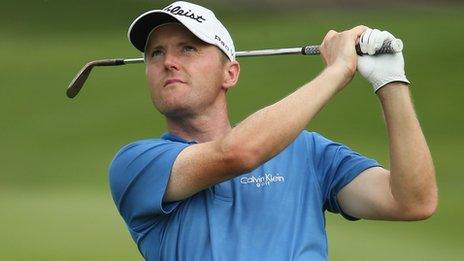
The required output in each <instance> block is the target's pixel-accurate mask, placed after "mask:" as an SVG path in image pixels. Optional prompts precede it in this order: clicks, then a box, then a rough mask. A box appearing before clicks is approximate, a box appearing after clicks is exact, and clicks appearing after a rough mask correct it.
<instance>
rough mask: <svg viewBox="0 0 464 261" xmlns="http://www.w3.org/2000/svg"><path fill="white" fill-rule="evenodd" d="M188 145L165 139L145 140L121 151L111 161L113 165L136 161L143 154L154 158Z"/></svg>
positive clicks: (126, 146) (127, 146) (128, 145)
mask: <svg viewBox="0 0 464 261" xmlns="http://www.w3.org/2000/svg"><path fill="white" fill-rule="evenodd" d="M187 145H188V144H184V143H181V142H175V141H171V140H164V139H144V140H138V141H134V142H131V143H129V144H127V145H125V146H123V147H122V148H121V149H119V151H118V152H117V153H116V155H115V156H114V158H113V160H112V161H111V165H113V164H115V163H123V162H125V161H128V160H129V161H131V160H134V159H135V158H137V157H140V156H142V155H143V154H150V155H151V156H154V155H157V154H160V153H163V152H166V151H169V150H173V149H176V148H184V147H186V146H187ZM126 163H127V162H126Z"/></svg>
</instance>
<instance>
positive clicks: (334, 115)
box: [0, 1, 464, 260]
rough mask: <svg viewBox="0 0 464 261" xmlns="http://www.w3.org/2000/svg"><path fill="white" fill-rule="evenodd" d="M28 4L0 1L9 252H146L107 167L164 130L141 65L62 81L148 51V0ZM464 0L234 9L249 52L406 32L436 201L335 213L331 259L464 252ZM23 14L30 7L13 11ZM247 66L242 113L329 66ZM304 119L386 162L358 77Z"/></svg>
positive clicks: (263, 62) (235, 112) (299, 61)
mask: <svg viewBox="0 0 464 261" xmlns="http://www.w3.org/2000/svg"><path fill="white" fill-rule="evenodd" d="M26 2H27V1H26ZM26 2H24V3H23V2H22V3H21V4H12V3H8V4H5V7H4V8H2V10H1V11H0V17H1V18H0V19H1V20H0V30H2V32H4V36H5V37H3V38H2V41H0V50H1V52H2V59H3V62H2V63H0V72H1V77H0V119H1V128H0V141H1V146H0V158H1V159H2V161H1V164H0V205H1V206H4V208H3V210H2V213H1V214H0V230H1V231H2V233H1V234H0V241H1V242H2V244H1V245H0V259H1V260H31V259H32V260H83V259H90V260H139V259H140V257H139V254H138V251H137V249H136V247H135V245H134V243H133V242H132V240H131V239H130V237H129V234H128V233H127V231H126V229H125V226H124V224H123V223H122V220H121V218H120V217H119V216H118V214H117V212H116V209H115V207H114V205H113V203H112V200H111V197H110V194H109V192H108V187H107V174H106V172H107V166H108V163H109V161H110V160H111V158H112V157H113V155H114V153H115V152H116V150H118V149H119V148H120V147H121V146H122V145H124V144H126V143H128V142H129V141H132V140H136V139H140V138H145V137H153V136H159V135H160V134H161V133H162V132H163V131H164V129H165V127H164V122H163V118H162V117H161V116H160V115H159V114H158V113H156V112H155V111H154V109H153V107H152V105H151V102H150V100H149V98H148V95H147V90H146V82H145V79H144V70H143V65H131V66H126V67H113V68H96V69H95V71H94V72H93V73H92V75H91V76H90V78H89V80H88V82H87V84H86V86H85V89H84V90H83V91H82V93H80V94H79V96H78V97H77V99H75V100H68V99H67V98H65V88H66V86H67V85H68V83H69V81H70V80H71V79H72V77H74V74H75V73H76V72H77V71H78V70H79V69H80V67H81V66H82V65H83V64H84V63H85V62H87V61H89V60H94V59H99V58H105V57H120V56H126V57H134V56H138V55H139V54H138V53H137V52H136V51H134V49H133V48H131V46H130V45H129V44H128V42H127V41H126V38H125V31H126V28H127V25H128V24H129V23H130V20H131V19H132V18H133V17H134V16H136V15H137V14H138V13H141V12H142V11H143V10H145V9H147V8H150V6H148V4H147V3H144V2H143V1H139V2H136V3H131V5H128V4H127V3H126V2H124V1H115V2H114V8H115V9H114V10H113V11H111V12H109V13H108V14H107V16H105V17H103V18H102V17H100V16H99V14H100V13H101V11H102V10H105V9H106V8H107V5H106V4H107V3H106V2H104V1H102V3H100V2H99V3H100V4H97V5H96V6H92V8H90V7H89V5H90V2H89V3H87V1H83V2H82V3H81V4H79V5H78V4H77V3H70V2H67V1H63V2H55V1H42V2H37V1H35V2H32V1H30V2H31V3H28V2H27V3H26ZM105 3H106V4H105ZM29 4H30V5H29ZM462 11H464V9H463V7H456V8H442V9H435V10H433V9H430V8H429V9H427V8H422V9H417V10H411V9H408V10H401V11H399V10H384V11H377V12H376V14H375V15H374V14H369V13H368V12H364V11H363V10H350V11H343V10H339V11H337V12H331V13H329V12H327V11H324V10H320V11H309V12H296V13H272V14H269V13H262V12H261V13H256V14H251V13H241V14H239V13H229V14H226V13H225V14H224V21H225V24H226V25H227V26H228V27H229V28H230V31H231V33H232V35H233V36H234V39H235V42H236V45H237V49H239V50H246V49H258V48H271V47H290V46H296V45H303V44H305V43H318V42H319V41H320V39H321V38H322V37H323V35H324V33H325V32H326V31H327V30H328V29H330V28H335V29H338V30H341V29H343V28H348V27H350V26H352V25H356V24H360V23H362V24H367V25H370V26H376V27H381V28H386V29H389V30H391V31H392V32H394V33H396V34H397V35H399V36H400V37H401V38H402V39H403V40H404V42H405V44H406V49H405V57H406V64H407V66H406V69H407V75H408V77H409V79H410V80H411V81H412V82H413V86H412V93H413V97H414V100H415V104H416V109H417V113H418V115H419V118H420V119H421V123H422V126H423V129H424V132H425V134H426V136H427V138H428V140H429V144H430V147H431V150H432V154H433V156H434V161H435V164H436V168H437V174H438V182H439V188H440V206H439V209H438V211H437V213H436V215H435V216H433V217H432V218H431V219H429V220H427V221H424V222H416V223H411V222H371V221H358V222H354V223H353V222H346V221H344V220H343V219H342V218H340V217H339V216H334V215H328V218H327V228H328V233H329V247H330V250H329V251H330V257H331V260H342V259H349V260H372V259H373V258H374V257H375V259H376V260H391V259H397V260H436V259H439V258H440V259H443V260H459V259H460V257H462V256H464V250H462V247H461V245H460V242H462V241H463V236H462V235H463V234H464V229H463V228H462V225H461V224H462V219H463V218H464V210H463V208H462V203H461V199H462V189H461V187H462V186H461V185H462V184H463V183H464V178H463V177H462V175H461V172H462V171H461V164H460V160H461V157H462V155H463V154H462V149H461V148H462V147H463V145H464V139H463V135H462V133H464V126H463V121H462V120H461V118H462V115H461V113H462V111H463V109H464V106H463V105H462V97H463V95H464V89H462V88H461V85H462V84H461V70H462V69H461V68H462V65H461V61H460V59H461V58H462V57H463V55H464V51H463V50H462V45H463V44H464V37H463V36H462V34H459V33H457V32H459V31H460V28H462V27H463V26H464V19H462V16H461V14H462ZM20 12H21V13H22V14H23V17H22V19H16V18H17V15H15V14H17V13H20ZM379 13H380V14H381V15H378V14H379ZM82 17H84V18H85V19H82ZM121 17H122V18H121ZM113 21H114V22H113ZM241 65H242V75H241V79H240V82H239V84H238V86H237V87H236V88H235V89H234V90H232V91H231V92H230V95H229V103H230V115H231V120H232V122H238V121H240V120H242V119H243V118H244V117H246V116H247V115H249V114H250V113H252V112H253V111H255V110H257V109H259V108H261V107H262V106H265V105H268V104H270V103H272V102H274V101H277V100H278V99H280V98H281V97H283V96H285V95H286V94H288V93H289V92H291V91H292V90H294V89H295V88H297V87H298V86H300V85H301V84H303V83H304V82H305V81H308V80H310V79H311V78H312V77H314V76H315V75H316V74H317V73H318V72H319V71H320V70H321V68H322V63H321V61H320V59H319V58H317V57H299V56H293V57H290V56H289V57H269V58H259V59H258V58H249V59H243V60H241ZM308 128H310V129H312V130H316V131H319V132H321V133H323V134H324V135H326V136H328V137H331V138H333V139H336V140H339V141H342V142H344V143H346V144H348V145H349V146H351V147H352V148H354V149H356V150H358V151H360V152H362V153H364V154H366V155H369V156H371V157H374V158H376V159H378V160H379V161H380V162H381V163H383V164H384V165H386V166H388V151H387V148H388V147H387V142H386V133H385V128H384V123H383V119H382V116H381V110H380V106H379V103H378V101H377V99H376V97H375V95H373V94H372V90H371V89H370V87H369V86H368V85H367V84H366V83H365V82H364V81H363V79H361V78H360V77H356V78H355V79H354V80H353V82H352V83H351V84H350V86H349V88H347V89H345V90H344V91H343V92H342V93H340V94H339V95H337V97H335V98H334V99H333V101H332V102H331V103H330V104H329V105H328V106H327V107H326V108H325V109H324V110H323V111H322V112H321V113H320V114H319V115H318V117H317V118H316V119H315V120H314V121H313V122H311V123H310V124H309V126H308Z"/></svg>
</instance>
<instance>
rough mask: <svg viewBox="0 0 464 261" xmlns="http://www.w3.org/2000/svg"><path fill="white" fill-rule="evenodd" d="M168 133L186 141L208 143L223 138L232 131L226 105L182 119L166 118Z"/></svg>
mask: <svg viewBox="0 0 464 261" xmlns="http://www.w3.org/2000/svg"><path fill="white" fill-rule="evenodd" d="M166 122H167V127H168V131H169V132H170V133H171V134H173V135H175V136H178V137H181V138H183V139H185V140H187V141H191V140H194V141H196V142H198V143H202V142H208V141H212V140H215V139H218V138H220V137H222V136H224V135H225V134H226V133H227V132H228V131H230V130H231V129H232V127H231V125H230V122H229V116H228V112H227V106H226V103H223V106H221V108H215V109H210V110H209V111H206V112H203V113H201V114H197V115H192V116H189V117H182V118H172V117H167V118H166Z"/></svg>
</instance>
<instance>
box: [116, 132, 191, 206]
mask: <svg viewBox="0 0 464 261" xmlns="http://www.w3.org/2000/svg"><path fill="white" fill-rule="evenodd" d="M188 145H189V144H185V143H182V142H176V141H171V140H164V139H145V140H139V141H135V142H132V143H129V144H127V145H125V146H123V147H122V148H121V149H120V150H119V151H118V152H117V153H116V155H115V156H114V158H113V159H112V161H111V163H110V165H109V169H108V174H109V182H110V187H111V190H112V192H113V194H114V196H115V198H119V196H120V195H122V193H123V191H124V190H125V189H126V188H127V186H129V185H130V184H131V183H133V182H134V181H135V180H138V179H141V178H142V177H143V176H146V175H145V174H146V173H157V174H158V175H159V176H163V177H164V176H167V174H168V173H170V170H171V167H172V165H173V163H174V161H175V159H176V157H177V155H178V154H179V153H180V152H181V151H182V149H184V148H185V147H187V146H188ZM116 195H119V196H116Z"/></svg>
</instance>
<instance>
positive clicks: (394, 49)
mask: <svg viewBox="0 0 464 261" xmlns="http://www.w3.org/2000/svg"><path fill="white" fill-rule="evenodd" d="M319 47H320V46H319V45H308V46H305V47H303V48H302V49H301V53H302V54H304V55H319V54H321V51H320V50H319ZM401 51H403V41H401V39H393V40H387V41H385V42H383V44H382V47H380V49H379V50H377V51H376V52H375V54H374V55H378V54H389V53H399V52H401ZM356 53H357V54H358V55H365V54H366V53H363V52H361V47H360V46H359V44H357V45H356Z"/></svg>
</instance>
